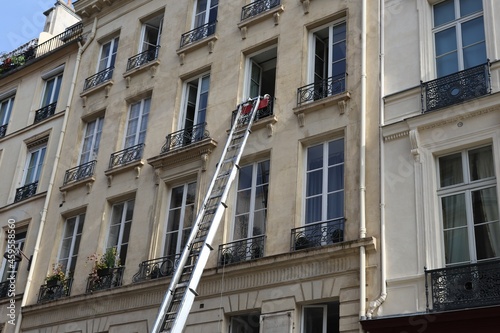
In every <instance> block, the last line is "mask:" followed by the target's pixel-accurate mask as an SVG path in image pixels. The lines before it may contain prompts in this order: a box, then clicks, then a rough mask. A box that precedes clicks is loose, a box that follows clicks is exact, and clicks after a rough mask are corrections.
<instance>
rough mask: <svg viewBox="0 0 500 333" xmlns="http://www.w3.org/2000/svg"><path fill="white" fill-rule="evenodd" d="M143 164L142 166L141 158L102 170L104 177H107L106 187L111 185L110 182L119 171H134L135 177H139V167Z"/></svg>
mask: <svg viewBox="0 0 500 333" xmlns="http://www.w3.org/2000/svg"><path fill="white" fill-rule="evenodd" d="M143 166H144V160H142V159H141V160H137V161H133V162H130V163H127V164H124V165H121V166H117V167H114V168H111V169H108V170H106V171H104V174H105V175H106V177H108V187H110V186H111V182H112V181H113V177H114V176H116V175H118V174H120V173H124V172H127V171H130V170H134V171H135V178H136V179H137V178H139V176H140V175H141V169H142V167H143Z"/></svg>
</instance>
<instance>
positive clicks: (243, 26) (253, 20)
mask: <svg viewBox="0 0 500 333" xmlns="http://www.w3.org/2000/svg"><path fill="white" fill-rule="evenodd" d="M284 10H285V7H284V6H283V5H279V6H276V7H274V8H271V9H269V10H266V11H264V12H262V13H260V14H257V15H255V16H252V17H249V18H247V19H244V20H243V21H241V22H240V23H238V28H239V29H240V32H241V39H246V38H247V36H248V28H249V27H250V26H252V25H256V24H259V23H260V22H263V21H265V20H268V19H270V18H271V17H272V18H273V22H274V25H278V24H279V23H280V16H281V13H283V12H284Z"/></svg>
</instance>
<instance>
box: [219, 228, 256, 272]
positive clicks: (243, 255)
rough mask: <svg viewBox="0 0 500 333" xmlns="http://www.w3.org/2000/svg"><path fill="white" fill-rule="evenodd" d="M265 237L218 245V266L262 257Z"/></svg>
mask: <svg viewBox="0 0 500 333" xmlns="http://www.w3.org/2000/svg"><path fill="white" fill-rule="evenodd" d="M265 239H266V236H264V235H262V236H257V237H252V238H246V239H241V240H237V241H235V242H231V243H227V244H222V245H219V260H218V266H219V267H221V266H225V265H229V264H234V263H237V262H242V261H247V260H251V259H258V258H262V257H263V256H264V243H265Z"/></svg>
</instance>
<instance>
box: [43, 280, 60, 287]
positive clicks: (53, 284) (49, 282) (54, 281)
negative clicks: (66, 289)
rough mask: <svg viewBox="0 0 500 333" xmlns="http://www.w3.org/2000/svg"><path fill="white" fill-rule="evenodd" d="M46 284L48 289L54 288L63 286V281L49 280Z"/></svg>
mask: <svg viewBox="0 0 500 333" xmlns="http://www.w3.org/2000/svg"><path fill="white" fill-rule="evenodd" d="M46 284H47V287H48V288H53V287H55V286H59V285H61V280H56V279H52V280H47V282H46Z"/></svg>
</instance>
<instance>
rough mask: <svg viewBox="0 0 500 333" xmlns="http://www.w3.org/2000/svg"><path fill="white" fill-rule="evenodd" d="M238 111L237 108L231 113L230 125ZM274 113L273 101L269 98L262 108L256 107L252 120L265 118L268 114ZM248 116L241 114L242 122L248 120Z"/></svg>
mask: <svg viewBox="0 0 500 333" xmlns="http://www.w3.org/2000/svg"><path fill="white" fill-rule="evenodd" d="M237 113H238V110H234V111H233V112H232V114H231V126H232V125H233V123H234V120H235V119H236V114H237ZM273 114H274V113H273V101H272V100H271V99H270V100H269V102H268V103H267V105H266V106H265V107H263V108H262V109H258V110H257V112H256V113H255V118H254V121H257V120H260V119H262V118H266V117H269V116H272V115H273ZM249 118H250V117H245V116H242V117H241V118H240V119H241V121H240V122H242V123H243V124H245V123H248V121H249V120H250V119H249Z"/></svg>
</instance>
